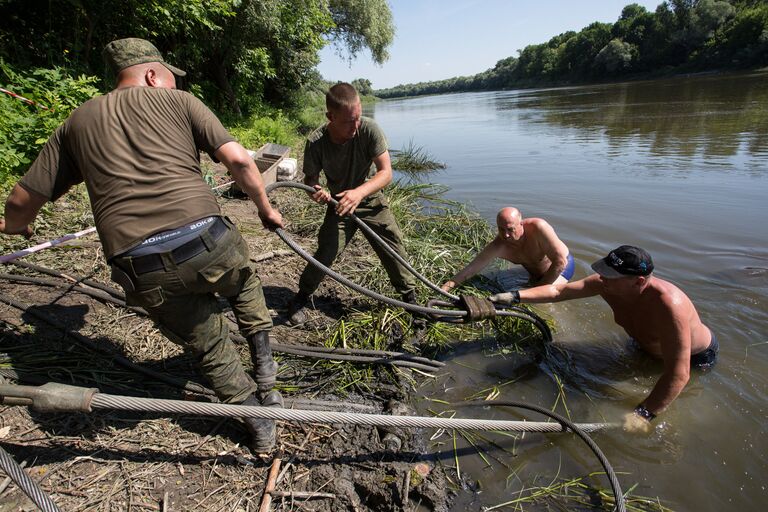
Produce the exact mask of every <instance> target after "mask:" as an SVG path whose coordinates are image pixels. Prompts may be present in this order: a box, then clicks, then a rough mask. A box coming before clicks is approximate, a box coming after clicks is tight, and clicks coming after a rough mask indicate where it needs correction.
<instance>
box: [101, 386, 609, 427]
mask: <svg viewBox="0 0 768 512" xmlns="http://www.w3.org/2000/svg"><path fill="white" fill-rule="evenodd" d="M91 407H92V408H93V409H118V410H124V411H144V412H164V413H176V414H193V415H199V416H225V417H245V418H262V419H270V420H283V421H294V422H300V423H344V424H351V425H369V426H378V427H409V428H448V429H470V430H496V431H506V432H566V431H568V427H566V426H565V425H564V424H561V423H554V422H534V421H507V420H483V419H471V418H429V417H424V416H389V415H385V414H356V413H346V412H326V411H306V410H299V409H283V408H278V407H260V406H246V405H232V404H212V403H205V402H187V401H183V400H166V399H155V398H139V397H128V396H119V395H109V394H105V393H96V394H95V395H94V396H93V399H92V401H91ZM615 426H616V425H615V424H612V423H582V424H578V428H579V429H581V430H583V431H584V432H594V431H596V430H603V429H607V428H613V427H615Z"/></svg>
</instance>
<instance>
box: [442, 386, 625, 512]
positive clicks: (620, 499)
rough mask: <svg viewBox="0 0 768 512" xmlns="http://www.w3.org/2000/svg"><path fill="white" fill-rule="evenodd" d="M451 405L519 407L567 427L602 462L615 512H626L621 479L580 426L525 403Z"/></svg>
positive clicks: (487, 401) (456, 405)
mask: <svg viewBox="0 0 768 512" xmlns="http://www.w3.org/2000/svg"><path fill="white" fill-rule="evenodd" d="M450 405H451V406H453V407H473V406H474V407H477V406H481V407H487V406H488V407H517V408H519V409H528V410H530V411H535V412H538V413H540V414H543V415H545V416H549V417H550V418H552V419H553V420H555V421H557V422H558V423H560V424H561V425H563V427H567V428H568V429H569V430H571V431H573V433H574V434H576V435H577V436H579V438H580V439H581V440H582V441H584V443H586V445H587V446H588V447H589V449H590V450H592V453H594V454H595V456H596V457H597V460H598V461H600V464H601V465H602V466H603V469H604V470H605V474H606V476H607V477H608V480H609V482H610V484H611V489H612V490H613V499H614V500H615V501H616V507H615V510H617V511H618V512H626V510H627V509H626V505H625V503H624V493H623V492H622V491H621V484H620V483H619V479H618V477H617V476H616V472H615V471H614V470H613V466H611V463H610V462H608V458H607V457H606V456H605V454H603V452H602V450H600V447H599V446H597V443H595V442H594V441H593V440H592V438H591V437H589V435H588V434H587V433H586V432H584V431H583V430H582V429H581V428H579V427H578V425H576V424H575V423H573V422H572V421H571V420H569V419H568V418H565V417H564V416H561V415H559V414H557V413H556V412H553V411H550V410H549V409H545V408H544V407H540V406H538V405H533V404H529V403H525V402H518V401H515V400H493V401H490V400H471V401H467V402H453V403H451V404H450Z"/></svg>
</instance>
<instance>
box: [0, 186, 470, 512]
mask: <svg viewBox="0 0 768 512" xmlns="http://www.w3.org/2000/svg"><path fill="white" fill-rule="evenodd" d="M217 179H218V180H219V181H224V180H225V177H224V176H219V177H218V178H217ZM299 194H303V193H301V192H299V191H278V192H276V194H275V197H276V200H277V202H278V204H279V203H280V202H283V204H287V203H286V202H290V201H296V200H301V201H304V200H306V199H304V198H303V197H301V196H300V195H299ZM221 204H222V208H223V211H224V213H225V214H226V215H228V216H229V217H230V218H232V219H233V220H234V221H235V223H236V224H237V225H238V227H239V229H240V230H241V232H242V233H243V236H244V237H245V238H246V240H247V241H248V244H249V246H250V248H251V256H252V257H256V256H259V255H266V256H269V255H270V252H271V251H276V250H284V249H286V247H285V245H284V244H283V242H282V241H281V240H280V239H279V238H278V237H277V236H275V235H274V234H270V233H268V232H266V231H265V230H263V229H262V228H261V223H260V222H259V220H258V217H257V215H256V207H255V206H254V205H253V204H252V203H251V202H250V201H247V200H242V199H234V198H222V200H221ZM68 207H71V205H68V204H67V203H66V201H62V202H61V204H57V205H55V206H54V209H56V208H58V209H60V210H61V211H62V212H65V211H66V209H67V208H68ZM54 211H56V210H54ZM321 214H322V210H321V209H320V208H318V215H321ZM286 220H287V223H288V229H289V231H290V219H286ZM300 235H301V236H299V238H298V240H299V241H300V243H302V245H303V246H304V247H307V248H314V245H313V239H312V234H311V233H300ZM358 238H359V239H361V240H362V237H360V236H358ZM33 241H34V242H39V241H42V240H39V241H38V240H33ZM363 243H364V242H363ZM350 249H351V250H350V251H348V253H349V254H347V255H345V256H344V257H345V258H354V257H355V251H356V249H355V247H351V248H350ZM24 261H28V262H30V263H36V264H38V265H43V266H46V267H49V268H55V269H56V270H59V271H62V272H66V273H68V274H71V275H75V276H85V277H87V278H88V279H92V280H95V281H98V282H101V283H104V284H108V285H110V286H115V284H114V283H112V282H111V281H110V279H109V275H108V270H107V268H106V265H105V262H104V258H103V253H102V251H101V248H100V245H99V243H98V241H97V240H96V238H95V235H91V236H90V237H86V238H84V239H81V240H78V241H74V242H72V243H69V244H67V245H64V246H60V247H58V248H55V249H50V250H47V251H42V252H41V253H39V254H37V255H33V256H29V257H27V258H25V259H24ZM304 264H305V263H304V261H303V260H302V259H301V258H300V257H299V256H297V255H295V254H290V255H285V256H278V257H273V258H268V259H265V260H263V261H261V262H260V263H259V264H258V265H259V272H260V276H261V278H262V282H263V287H264V291H265V295H266V299H267V304H268V306H269V307H270V308H271V312H272V313H273V320H274V323H275V328H274V330H273V336H274V338H275V339H276V340H277V341H279V342H280V343H301V344H307V345H313V344H321V343H322V339H321V338H322V335H323V332H324V330H323V329H324V326H326V325H328V324H329V323H331V322H333V321H334V320H335V319H336V318H339V316H340V315H341V314H343V313H344V312H346V311H349V308H351V307H358V306H359V304H357V302H356V301H358V300H359V299H357V298H356V297H355V296H353V295H352V294H351V293H350V292H348V291H347V290H346V289H344V288H343V287H341V286H340V285H338V284H337V283H335V282H332V281H331V280H329V279H326V280H325V281H324V282H323V284H322V285H321V288H320V290H319V291H318V292H317V294H316V296H317V297H319V299H318V300H317V301H316V302H315V306H316V310H315V311H313V313H312V314H313V320H312V322H311V323H310V324H309V325H305V326H303V327H300V328H297V327H291V326H289V325H287V324H286V318H285V310H286V306H287V303H288V300H289V299H290V298H291V297H292V295H293V293H295V290H296V286H297V283H298V277H299V274H300V272H301V270H302V269H303V267H304ZM0 270H2V271H3V272H6V273H9V274H24V275H27V276H35V277H45V278H46V279H50V280H54V281H57V282H58V283H59V284H60V286H57V287H52V286H41V285H40V284H28V283H20V282H13V281H11V280H9V279H7V278H3V279H0V295H1V296H2V300H0V380H4V383H10V384H26V385H37V384H41V383H44V382H48V381H53V382H62V383H67V384H74V385H78V386H84V387H97V388H99V389H100V390H101V391H102V392H104V393H111V394H122V395H129V396H143V397H155V398H161V397H162V398H175V399H179V398H181V399H186V400H200V399H202V398H203V397H200V396H195V395H192V394H190V393H188V392H185V391H182V390H180V389H178V388H174V387H172V386H169V385H168V384H166V383H164V382H161V381H158V380H154V379H152V378H150V377H147V376H145V375H142V374H139V373H136V372H134V371H131V370H130V369H127V368H125V367H123V366H121V365H119V364H117V363H116V361H115V358H114V357H113V355H114V354H118V355H121V356H124V357H125V358H127V359H128V360H130V361H131V362H133V363H135V364H137V365H139V366H143V367H146V368H149V369H152V370H155V371H158V372H162V373H164V374H167V375H172V376H175V377H180V378H185V379H189V380H191V381H195V382H201V383H204V382H202V381H201V377H200V376H199V375H198V374H196V373H195V371H194V369H193V368H192V364H191V360H190V359H188V358H187V357H186V356H185V355H184V354H183V353H182V352H181V350H180V349H179V348H178V347H177V346H175V345H174V344H172V343H171V342H169V341H168V340H166V339H165V338H164V337H163V336H162V335H161V334H160V333H159V332H158V330H157V329H156V328H155V327H154V325H153V324H152V323H151V321H149V320H148V319H146V318H145V317H143V316H141V315H139V314H137V313H135V312H132V311H129V310H127V309H125V308H124V307H121V306H118V305H114V304H108V303H105V302H102V301H100V300H97V299H94V298H92V297H90V296H88V295H84V294H82V293H79V292H78V291H77V287H76V286H74V285H73V284H72V283H69V285H67V281H65V280H62V279H57V278H53V277H48V276H41V275H40V274H39V273H36V272H33V271H30V270H29V269H21V268H19V267H16V266H13V265H7V266H4V267H3V268H2V269H0ZM8 298H10V299H12V300H15V301H18V302H20V303H21V304H20V305H21V306H24V305H26V306H27V307H28V309H27V310H26V311H23V310H21V309H19V308H18V307H14V306H11V305H9V302H10V301H8V300H7V299H8ZM17 305H19V304H17ZM40 314H42V315H45V316H47V317H52V318H54V319H55V320H56V321H58V322H59V323H61V324H62V325H63V327H65V328H66V329H68V330H70V331H71V332H76V333H79V334H81V335H82V336H83V337H84V339H85V341H86V342H90V343H91V344H93V345H95V346H96V347H98V350H96V349H94V348H93V347H90V348H89V347H86V346H84V345H83V342H82V341H79V340H75V339H73V337H72V336H68V335H65V334H63V332H62V330H61V329H57V328H54V327H52V326H51V325H49V324H48V323H46V322H44V321H42V320H41V319H40V318H39V316H38V315H40ZM238 349H239V350H240V351H241V352H242V356H243V361H244V362H246V363H245V364H246V366H249V363H247V361H248V360H249V358H248V353H247V347H243V346H238ZM110 354H112V355H110ZM286 361H288V362H290V361H293V359H290V360H288V359H285V360H284V361H283V363H285V362H286ZM292 368H294V367H292ZM295 368H297V369H293V370H292V371H291V372H287V373H281V375H280V384H281V385H283V386H284V388H283V389H284V393H283V394H284V396H285V397H286V398H287V399H293V398H303V399H310V400H328V401H337V402H338V401H343V402H355V403H358V404H364V405H367V406H369V408H370V409H371V410H375V411H380V410H383V409H385V404H386V403H387V402H388V401H390V400H396V401H398V402H400V403H407V402H408V398H409V397H408V392H407V389H408V386H405V385H403V386H400V385H398V384H397V382H396V381H395V383H394V385H393V384H392V378H391V373H390V374H388V375H390V377H389V378H388V379H386V382H382V385H381V386H378V385H373V386H370V388H369V389H371V390H372V391H370V392H368V393H366V394H365V396H363V395H362V394H360V393H354V392H353V393H351V394H348V395H345V396H338V395H334V394H330V393H328V392H327V390H318V387H317V386H316V382H314V380H317V379H322V378H323V377H322V373H321V372H320V373H318V372H317V371H316V370H315V369H314V367H313V365H312V362H311V361H310V362H309V363H305V364H304V366H295ZM302 369H305V370H302ZM315 375H317V376H315ZM313 379H314V380H313ZM395 434H396V437H397V438H398V439H399V440H400V442H401V444H402V446H401V447H400V448H399V449H392V448H393V445H392V444H388V443H385V442H384V441H383V438H384V436H385V435H386V432H383V431H380V430H379V429H376V428H372V427H357V426H349V425H323V424H297V423H288V422H278V442H277V449H276V451H275V452H274V453H272V454H269V455H267V456H257V455H254V454H252V453H251V452H250V450H249V449H248V448H247V443H248V436H247V433H246V431H245V428H244V426H243V425H242V424H241V423H240V422H239V421H238V420H234V419H230V420H221V419H218V418H213V419H212V418H202V417H193V416H181V415H176V416H173V415H163V414H149V413H132V412H108V411H104V410H98V411H95V412H93V413H90V414H86V413H58V414H47V415H46V414H40V413H36V412H33V411H31V410H28V409H27V408H25V407H13V406H0V446H2V448H4V449H5V450H6V451H7V452H8V453H10V454H11V456H12V457H13V458H14V459H15V460H16V462H18V463H23V464H24V465H25V467H26V471H27V473H28V474H29V475H30V476H31V477H32V478H33V479H34V480H35V481H37V482H38V483H39V484H40V486H41V487H42V489H43V490H44V491H45V492H47V493H48V494H49V495H50V496H51V497H52V499H53V500H54V501H55V502H56V504H57V505H58V506H59V507H60V508H61V509H62V510H67V511H85V510H99V511H123V510H137V511H138V510H163V511H168V510H177V511H181V510H204V511H214V510H238V511H240V510H242V511H248V510H258V509H259V505H260V503H261V501H262V498H263V496H264V489H265V485H266V480H267V475H268V472H269V470H270V468H271V467H272V466H273V464H275V460H276V459H277V458H279V459H280V466H279V469H278V479H277V483H276V485H275V488H274V490H275V492H274V493H272V505H271V510H315V511H331V510H334V511H336V510H350V511H368V510H372V511H383V510H420V511H444V510H447V509H448V507H449V505H450V503H451V500H452V497H453V496H454V494H455V491H454V490H453V489H454V488H455V486H454V485H452V484H450V482H449V481H448V480H447V478H446V474H445V472H444V471H443V469H442V467H441V466H440V465H439V464H436V463H435V461H434V460H433V459H431V458H430V456H429V455H427V451H426V448H425V446H426V440H425V437H424V436H425V435H429V433H422V432H419V431H409V432H397V433H395ZM390 442H391V441H390ZM2 476H3V475H2V473H0V477H2ZM2 480H3V479H2V478H0V511H12V510H14V511H15V510H34V509H35V508H34V506H33V504H32V502H31V501H30V500H29V499H28V498H27V497H26V496H25V495H24V494H23V493H22V492H21V491H20V490H19V489H18V488H17V487H16V485H15V484H13V483H10V484H9V483H8V482H3V481H2ZM302 493H303V494H302Z"/></svg>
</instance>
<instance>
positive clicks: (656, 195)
mask: <svg viewBox="0 0 768 512" xmlns="http://www.w3.org/2000/svg"><path fill="white" fill-rule="evenodd" d="M371 108H372V111H370V112H367V114H368V115H371V116H373V117H374V118H375V119H376V121H377V122H378V123H379V124H380V125H381V127H382V128H383V129H384V131H385V133H386V134H387V137H388V139H389V142H390V147H392V148H393V149H398V148H403V147H405V146H407V145H408V144H409V142H410V141H411V140H412V141H413V142H414V144H416V145H419V146H423V147H424V148H425V149H427V150H428V151H429V152H430V153H431V154H432V156H433V157H434V158H435V159H436V160H439V161H442V162H444V163H445V164H446V165H447V169H445V170H444V171H441V172H439V173H436V174H432V175H431V176H430V178H429V181H432V182H435V183H440V184H444V185H447V186H449V187H451V189H450V191H449V192H448V193H447V196H448V197H449V198H451V199H455V200H457V201H461V202H464V203H467V204H469V205H471V207H472V208H473V209H474V210H476V211H478V212H479V213H480V214H481V215H482V216H483V217H484V218H486V219H487V220H488V222H489V223H493V222H494V217H495V213H496V211H497V210H498V209H500V208H501V207H503V206H506V205H513V206H516V207H517V208H519V209H520V210H521V212H522V213H523V215H524V216H526V217H542V218H544V219H546V220H548V221H549V222H550V223H551V224H552V225H553V226H554V228H555V230H556V232H557V233H558V235H559V236H560V238H561V239H562V240H563V241H564V242H565V243H566V244H567V245H568V246H569V248H570V250H571V253H572V254H573V255H574V256H575V258H576V276H575V279H578V278H582V277H585V276H586V275H588V274H589V273H590V268H589V264H590V263H591V262H593V261H594V260H596V259H598V258H600V257H602V256H604V255H605V254H606V253H607V252H608V251H609V250H610V249H612V248H614V247H616V246H618V245H621V244H633V245H638V246H641V247H643V248H645V249H647V250H648V251H649V252H650V253H651V254H652V256H653V258H654V262H655V266H656V272H655V273H656V275H658V276H659V277H661V278H663V279H667V280H670V281H672V282H674V283H675V284H677V285H678V286H679V287H680V288H682V290H683V291H685V292H686V293H687V294H688V296H689V297H690V298H691V299H692V300H693V302H694V304H695V305H696V307H697V309H698V311H699V313H700V315H701V317H702V319H703V321H704V322H705V323H706V324H707V325H709V326H710V327H711V328H712V330H713V331H714V332H715V333H716V334H717V337H718V338H719V340H720V344H721V350H720V356H719V361H718V364H717V366H716V367H715V369H714V370H713V371H711V372H707V373H701V372H692V377H691V380H690V382H689V383H688V385H687V387H686V388H685V390H684V391H683V393H682V394H681V396H680V397H679V398H678V399H677V400H676V401H675V402H674V403H673V404H672V406H671V407H670V408H669V410H668V411H667V412H665V413H664V414H662V415H661V416H660V417H659V418H657V419H656V420H655V421H654V425H655V430H654V432H653V433H652V434H651V435H650V436H647V437H646V436H641V435H629V434H627V433H624V432H622V431H621V430H611V431H607V432H602V433H599V434H597V435H595V440H596V441H597V443H598V444H599V445H600V447H601V448H602V449H603V451H604V452H605V454H606V456H607V457H608V459H609V460H610V461H611V462H612V464H613V466H614V468H615V469H616V470H617V471H619V472H621V473H622V474H620V480H621V482H622V485H623V487H624V490H625V491H626V490H627V489H629V488H630V487H632V486H635V485H636V487H634V489H633V490H632V492H633V493H634V494H636V495H641V496H650V497H656V496H658V498H659V500H660V501H661V503H662V504H664V505H665V506H667V507H669V508H671V509H673V510H695V511H710V510H711V511H723V510H739V511H748V510H765V503H766V502H768V490H766V487H767V486H768V481H767V480H768V449H766V448H768V442H767V441H766V426H767V425H768V421H767V418H766V416H767V413H766V411H768V404H767V403H766V400H767V399H768V371H766V370H768V336H766V333H767V332H768V312H766V309H767V306H768V247H767V246H766V242H767V241H768V74H766V73H749V74H738V75H718V76H696V77H685V78H683V77H681V78H675V79H668V80H657V81H644V82H633V83H622V84H610V85H597V86H585V87H569V88H555V89H535V90H515V91H502V92H483V93H463V94H451V95H440V96H429V97H419V98H412V99H402V100H389V101H383V102H379V103H377V104H375V105H374V106H373V107H371ZM487 272H488V273H489V274H494V273H496V274H498V271H494V270H493V269H489V270H488V271H487ZM508 274H509V272H508ZM510 275H511V276H512V278H510V279H511V282H514V280H515V279H519V277H520V273H519V272H518V273H517V274H515V271H514V270H513V271H512V272H511V274H510ZM446 277H448V276H446ZM502 277H505V276H502ZM505 278H506V277H505ZM537 309H538V311H540V312H541V313H543V314H546V315H549V316H550V317H551V318H553V319H554V321H555V323H556V326H557V332H556V334H555V345H554V347H555V350H551V351H550V352H551V353H552V354H553V355H550V356H548V357H546V358H545V359H544V360H542V361H539V362H536V361H535V360H534V361H531V359H530V358H526V357H521V356H517V355H515V354H504V351H499V350H497V349H496V348H494V344H493V343H488V342H487V340H486V344H485V345H483V344H482V343H480V342H478V343H475V344H472V343H470V344H468V345H466V347H465V348H458V349H456V350H455V351H454V352H452V353H450V354H448V355H447V356H446V361H447V362H448V364H449V367H448V368H449V371H447V372H446V374H445V375H442V376H441V377H440V378H438V379H437V380H436V381H434V382H430V383H429V384H427V385H426V386H424V387H422V388H420V389H419V393H420V395H421V396H422V397H423V398H424V400H422V403H421V404H420V406H419V407H420V408H421V409H422V411H426V410H427V409H432V410H442V409H445V407H443V406H440V405H439V404H435V403H433V402H430V401H429V400H428V399H427V398H430V399H439V400H463V399H466V398H467V397H469V396H471V395H473V394H475V393H477V392H478V391H480V390H486V391H485V392H484V393H481V396H484V395H486V394H488V393H490V390H492V389H493V387H494V386H496V387H497V388H498V390H499V391H500V395H499V397H498V399H507V400H525V401H529V402H532V403H535V404H538V405H541V406H545V407H548V408H552V407H555V410H556V411H557V412H559V413H562V414H566V413H567V414H570V417H571V418H572V419H573V420H574V421H578V422H587V421H603V420H609V421H612V420H615V419H617V418H620V416H621V415H622V414H623V413H624V412H627V411H630V410H631V409H632V408H633V407H634V406H635V405H636V404H638V403H639V402H640V401H641V400H642V399H643V397H644V396H646V395H647V393H648V392H649V391H650V389H651V388H652V387H653V385H654V383H655V382H656V379H657V377H658V375H659V373H660V365H659V364H658V363H657V362H654V361H652V360H650V359H649V358H647V357H643V356H642V355H641V354H637V353H636V352H634V351H633V349H632V348H631V347H629V346H628V343H627V339H626V334H624V333H623V331H621V329H620V328H618V327H617V326H616V325H615V324H614V323H613V319H612V316H611V314H610V311H609V309H608V308H607V306H605V305H604V304H603V303H602V302H601V301H600V300H597V299H586V300H578V301H572V302H567V303H560V304H551V305H541V306H537ZM561 384H562V386H561ZM561 389H562V392H561ZM563 402H564V403H565V405H564V403H563ZM566 408H567V409H566ZM457 416H463V417H475V416H480V417H495V418H505V419H519V418H520V416H519V415H518V414H516V413H513V412H510V411H498V410H497V411H486V410H474V411H471V410H460V411H458V412H457ZM529 418H530V419H532V420H539V419H541V418H540V417H537V416H535V415H531V416H529ZM489 438H492V439H493V440H494V442H495V443H496V444H497V445H498V446H502V447H504V448H505V450H502V449H501V448H499V447H498V446H493V445H489V444H488V443H485V442H483V441H482V440H480V439H473V442H474V443H475V444H477V445H478V447H479V448H478V449H475V448H473V447H472V445H471V444H469V443H468V442H467V441H466V440H465V439H463V438H461V437H459V439H458V443H457V453H458V454H459V459H458V461H459V468H458V469H459V471H461V473H462V474H463V475H464V476H467V477H469V479H471V480H473V481H475V482H477V485H476V489H475V492H470V491H466V492H462V493H461V494H460V496H459V499H458V503H457V506H456V507H455V510H465V509H466V510H477V509H480V508H481V507H483V506H493V505H496V504H499V503H502V502H505V501H508V500H511V499H513V498H515V497H517V496H518V494H517V493H518V492H519V491H520V489H521V488H523V487H531V486H535V485H542V486H546V485H548V484H549V483H550V482H552V481H557V479H570V478H574V477H579V476H584V475H587V474H589V473H591V472H593V471H598V470H599V469H600V466H599V465H598V463H597V461H596V460H595V459H594V456H592V455H591V452H589V451H588V450H587V449H586V448H585V447H584V446H583V445H582V444H581V442H580V441H579V440H578V439H576V438H575V437H573V436H570V435H564V434H554V435H541V434H533V435H531V434H528V435H526V436H524V437H522V438H518V439H511V438H508V437H502V436H498V435H497V436H489ZM432 449H433V450H435V451H436V452H439V453H440V454H441V457H442V458H443V461H444V463H445V464H446V465H448V466H455V465H456V462H455V460H454V449H453V440H452V438H451V437H450V436H449V435H444V436H442V437H440V438H437V439H435V441H434V445H433V447H432ZM478 450H481V451H483V453H484V454H485V457H486V459H487V460H488V461H487V462H485V461H484V460H483V459H482V458H481V457H480V456H479V455H478ZM510 452H512V453H510ZM454 474H455V473H454ZM586 482H587V483H589V484H591V485H600V486H602V487H606V488H608V483H607V481H606V480H605V478H604V477H602V476H600V475H597V476H593V477H589V478H587V479H586ZM526 507H527V508H526V509H532V510H538V509H544V508H545V505H544V504H539V505H536V506H533V507H530V508H528V507H529V506H527V505H526ZM558 510H559V509H558Z"/></svg>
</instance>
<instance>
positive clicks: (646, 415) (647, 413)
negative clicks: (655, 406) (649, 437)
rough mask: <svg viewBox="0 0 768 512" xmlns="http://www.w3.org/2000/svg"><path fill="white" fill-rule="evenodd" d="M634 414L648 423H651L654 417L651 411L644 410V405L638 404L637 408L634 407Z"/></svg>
mask: <svg viewBox="0 0 768 512" xmlns="http://www.w3.org/2000/svg"><path fill="white" fill-rule="evenodd" d="M635 414H637V415H638V416H640V417H641V418H645V419H646V420H648V421H651V420H652V419H653V418H655V417H656V415H655V414H653V413H652V412H651V411H649V410H648V409H646V408H645V404H640V405H638V406H637V407H635Z"/></svg>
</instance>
